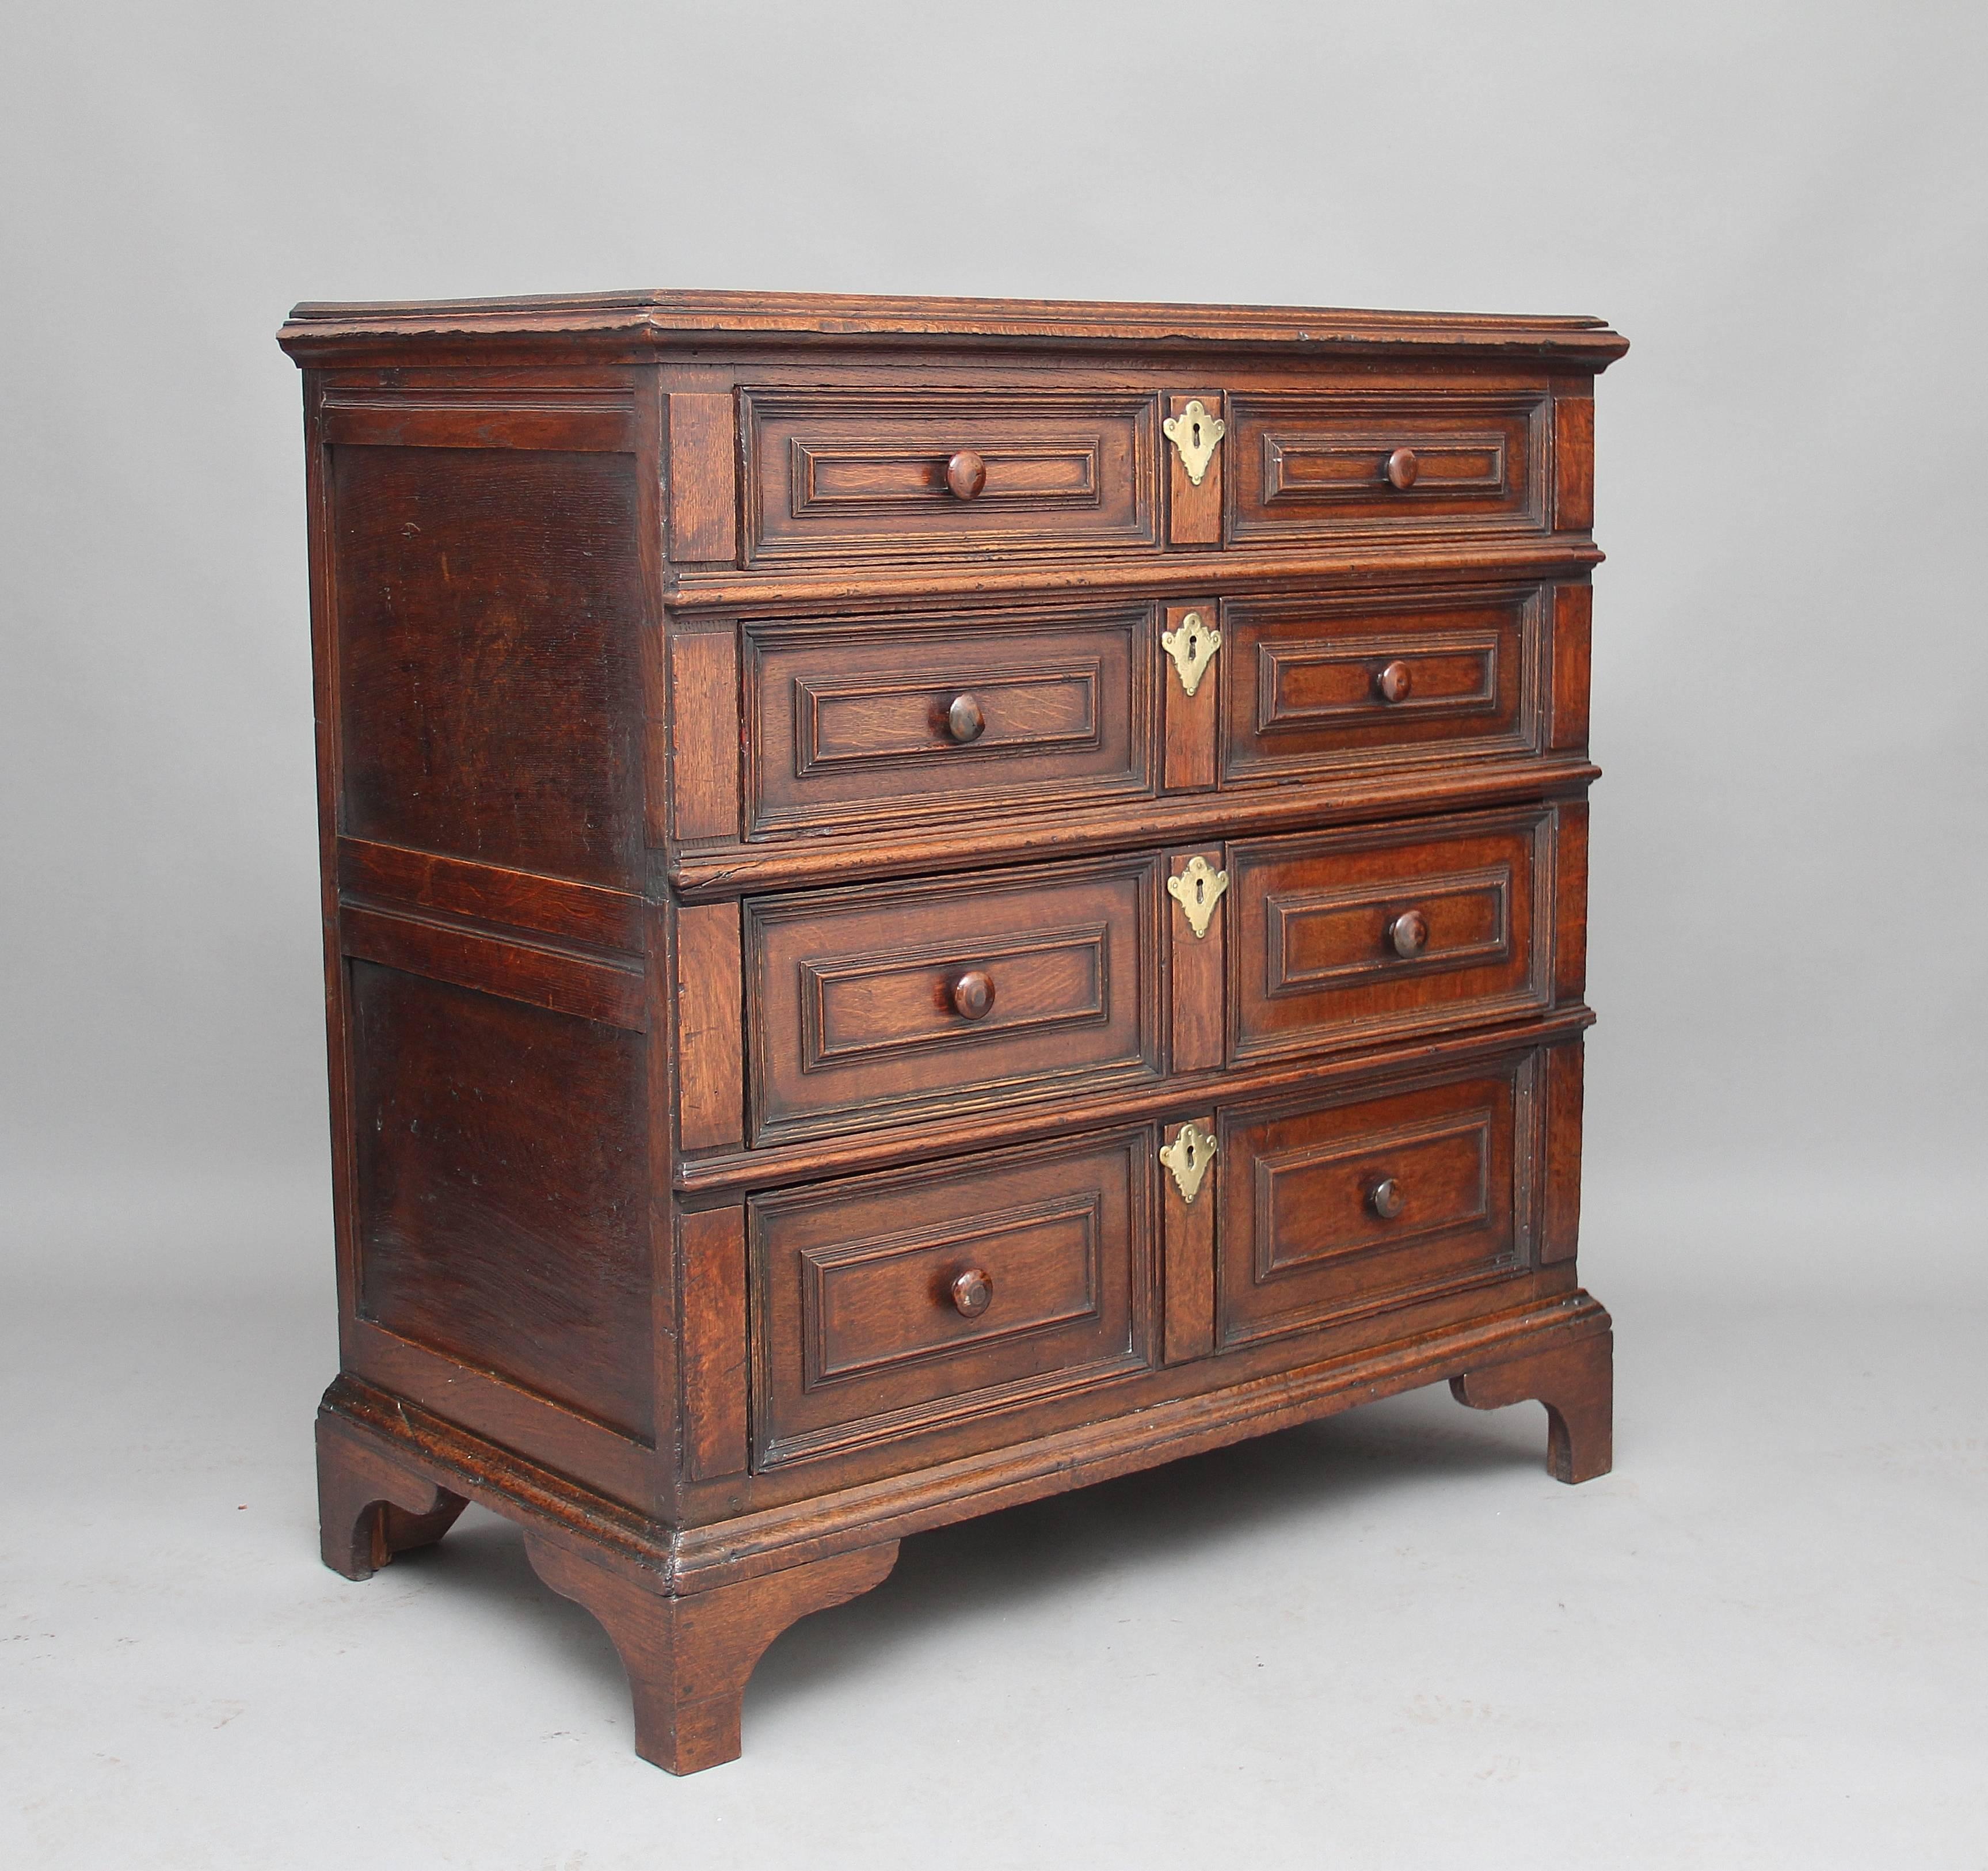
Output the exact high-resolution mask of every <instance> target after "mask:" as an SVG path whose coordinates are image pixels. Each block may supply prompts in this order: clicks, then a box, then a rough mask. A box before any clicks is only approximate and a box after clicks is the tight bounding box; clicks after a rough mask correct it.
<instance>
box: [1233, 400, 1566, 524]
mask: <svg viewBox="0 0 1988 1871" xmlns="http://www.w3.org/2000/svg"><path fill="white" fill-rule="evenodd" d="M1229 411H1230V417H1229V438H1228V440H1227V441H1226V442H1225V443H1224V446H1225V447H1229V446H1233V448H1234V450H1235V452H1234V454H1233V455H1232V457H1231V458H1230V467H1229V472H1230V474H1231V475H1232V477H1233V479H1232V482H1231V486H1232V489H1233V492H1232V496H1231V498H1232V502H1233V505H1232V513H1231V516H1230V523H1229V537H1230V540H1231V541H1232V543H1236V544H1259V545H1266V546H1267V545H1273V544H1276V543H1284V542H1290V541H1297V540H1307V539H1317V538H1324V537H1330V536H1336V535H1338V534H1341V533H1364V532H1371V531H1373V530H1374V529H1390V528H1395V527H1398V526H1411V527H1415V526H1433V527H1440V528H1444V529H1472V528H1476V527H1480V526H1493V527H1499V528H1511V527H1518V528H1521V529H1533V528H1543V526H1545V525H1546V523H1547V519H1546V516H1547V485H1548V482H1547V472H1548V468H1549V457H1550V452H1551V442H1550V428H1551V415H1550V411H1551V404H1550V401H1549V400H1548V398H1547V396H1546V394H1544V392H1543V391H1539V390H1532V389H1514V390H1512V391H1486V390H1481V389H1480V390H1477V391H1471V390H1469V389H1458V390H1454V391H1442V392H1430V391H1421V392H1377V393H1374V394H1360V393H1354V392H1350V391H1349V392H1340V393H1336V394H1304V393H1295V394H1282V393H1272V394H1261V395H1253V394H1242V395H1232V396H1231V397H1230V398H1229ZM1402 451H1405V452H1406V455H1407V456H1408V457H1412V463H1411V462H1409V461H1408V460H1407V459H1406V458H1404V457H1403V455H1402V454H1401V452H1402ZM1391 463H1394V464H1395V476H1394V478H1392V479H1391V478H1390V474H1389V467H1390V464H1391Z"/></svg>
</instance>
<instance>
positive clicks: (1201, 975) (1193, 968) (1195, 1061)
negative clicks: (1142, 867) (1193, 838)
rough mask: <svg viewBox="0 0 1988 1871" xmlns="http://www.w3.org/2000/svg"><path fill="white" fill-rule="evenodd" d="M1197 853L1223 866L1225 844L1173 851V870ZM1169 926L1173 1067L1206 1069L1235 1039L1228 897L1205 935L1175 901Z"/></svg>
mask: <svg viewBox="0 0 1988 1871" xmlns="http://www.w3.org/2000/svg"><path fill="white" fill-rule="evenodd" d="M1195 858H1200V860H1201V861H1202V863H1204V864H1206V865H1207V866H1208V867H1209V869H1210V870H1212V871H1220V870H1221V869H1222V849H1221V848H1220V847H1219V845H1217V846H1214V847H1211V848H1205V849H1203V850H1200V851H1174V852H1171V853H1170V854H1168V858H1167V875H1168V876H1169V877H1178V876H1179V875H1182V872H1183V871H1185V870H1186V869H1187V868H1188V864H1190V863H1192V861H1194V859H1195ZM1167 927H1168V929H1169V931H1170V932H1171V935H1172V943H1171V948H1172V962H1173V996H1172V998H1173V1059H1172V1065H1173V1069H1174V1071H1175V1072H1200V1071H1208V1070H1209V1069H1210V1068H1211V1067H1215V1066H1219V1065H1220V1064H1221V1063H1222V1056H1223V1054H1224V1053H1225V1052H1226V1050H1227V1047H1228V1043H1229V1027H1228V1022H1227V1020H1226V1017H1225V1010H1226V1004H1227V994H1228V970H1227V968H1226V965H1225V963H1226V957H1227V955H1228V952H1229V951H1228V942H1227V940H1226V937H1227V933H1228V929H1229V910H1228V905H1227V899H1226V898H1224V899H1222V901H1221V902H1218V903H1217V904H1216V905H1215V914H1214V915H1212V917H1211V918H1209V924H1208V932H1207V933H1206V934H1205V935H1195V932H1194V927H1193V925H1192V924H1191V923H1190V922H1188V919H1187V912H1185V910H1184V909H1182V908H1181V907H1180V906H1179V905H1178V904H1176V903H1174V902H1171V901H1169V902H1168V905H1167Z"/></svg>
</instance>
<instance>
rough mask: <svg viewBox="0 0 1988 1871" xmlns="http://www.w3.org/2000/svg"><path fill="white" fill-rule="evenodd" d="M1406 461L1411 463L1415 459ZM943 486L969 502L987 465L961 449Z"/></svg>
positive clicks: (982, 484)
mask: <svg viewBox="0 0 1988 1871" xmlns="http://www.w3.org/2000/svg"><path fill="white" fill-rule="evenodd" d="M1408 459H1409V460H1410V461H1411V462H1413V461H1414V459H1415V457H1414V456H1413V455H1410V456H1409V457H1408ZM1410 478H1411V479H1412V478H1413V475H1411V476H1410ZM945 484H946V486H948V487H949V488H951V489H952V491H953V492H955V494H957V495H958V496H959V498H960V499H962V500H971V499H972V498H973V496H975V494H977V493H979V491H980V490H981V489H982V488H983V487H985V486H986V485H987V464H986V462H983V461H982V459H981V458H980V457H979V455H976V454H975V453H974V452H973V451H972V449H971V448H962V449H961V450H960V452H958V454H957V455H955V456H954V457H953V458H952V460H951V461H949V462H947V463H946V465H945Z"/></svg>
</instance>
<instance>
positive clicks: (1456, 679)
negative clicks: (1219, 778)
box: [1222, 586, 1545, 785]
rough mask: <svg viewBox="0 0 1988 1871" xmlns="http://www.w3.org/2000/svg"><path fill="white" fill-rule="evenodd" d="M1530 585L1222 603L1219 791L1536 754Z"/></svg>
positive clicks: (1536, 641) (1539, 641) (1537, 622)
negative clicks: (1225, 675)
mask: <svg viewBox="0 0 1988 1871" xmlns="http://www.w3.org/2000/svg"><path fill="white" fill-rule="evenodd" d="M1544 614H1545V612H1544V597H1543V593H1542V591H1541V590H1540V587H1537V586H1526V587H1509V588H1505V589H1501V590H1496V591H1486V592H1464V593H1457V592H1450V593H1446V594H1427V593H1422V594H1407V595H1404V596H1401V597H1394V598H1386V599H1374V598H1371V597H1366V598H1344V597H1320V598H1307V599H1303V600H1289V599H1280V600H1276V601H1267V600H1266V601H1242V600H1232V601H1230V602H1229V604H1226V605H1225V606H1224V607H1222V633H1223V635H1224V636H1225V638H1226V639H1227V642H1226V648H1225V650H1224V654H1225V655H1226V656H1227V657H1228V658H1229V685H1228V689H1227V692H1226V706H1227V721H1226V732H1225V734H1224V736H1223V746H1222V771H1223V777H1224V780H1225V782H1226V783H1228V784H1229V785H1247V784H1249V783H1252V782H1263V783H1267V782H1270V781H1273V780H1281V779H1286V778H1293V777H1297V776H1303V775H1307V774H1313V773H1318V774H1324V773H1340V772H1344V771H1346V770H1348V769H1351V768H1358V769H1360V770H1362V771H1371V770H1373V769H1374V767H1375V766H1380V765H1383V764H1390V765H1391V764H1407V763H1416V762H1423V761H1429V760H1445V761H1447V760H1483V759H1486V758H1489V757H1492V756H1496V755H1499V754H1523V753H1533V752H1535V751H1537V747H1538V743H1539V726H1538V724H1539V718H1540V691H1541V680H1540V657H1541V653H1542V645H1543V628H1542V624H1543V617H1544Z"/></svg>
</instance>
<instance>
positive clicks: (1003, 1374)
mask: <svg viewBox="0 0 1988 1871" xmlns="http://www.w3.org/2000/svg"><path fill="white" fill-rule="evenodd" d="M1152 1148H1153V1140H1152V1137H1151V1133H1150V1132H1148V1131H1146V1130H1144V1129H1143V1128H1142V1129H1139V1130H1135V1131H1130V1132H1120V1133H1117V1134H1115V1135H1107V1136H1104V1137H1091V1138H1087V1139H1081V1140H1080V1141H1078V1142H1072V1143H1059V1144H1054V1145H1041V1146H1037V1147H1035V1148H1033V1149H1015V1150H1011V1151H1006V1152H1002V1153H1000V1154H999V1155H989V1156H980V1157H972V1158H968V1159H964V1160H962V1161H961V1162H956V1163H952V1164H948V1165H945V1166H941V1167H939V1168H937V1169H918V1170H911V1171H901V1172H896V1173H894V1174H890V1175H884V1176H864V1177H860V1178H856V1179H850V1180H849V1181H847V1182H830V1183H827V1184H824V1185H817V1186H814V1187H812V1188H807V1189H797V1190H793V1191H790V1192H787V1193H782V1194H778V1195H772V1196H759V1197H756V1198H755V1199H753V1201H752V1204H751V1207H750V1228H751V1239H752V1255H753V1274H752V1291H753V1293H754V1295H755V1330H754V1365H755V1369H754V1390H755V1396H756V1405H755V1408H754V1411H753V1416H754V1422H755V1424H756V1460H757V1464H758V1466H759V1467H772V1466H775V1465H777V1464H778V1463H782V1462H786V1461H794V1460H801V1459H803V1458H804V1457H809V1456H814V1455H822V1454H827V1453H833V1452H836V1451H837V1450H843V1449H847V1448H850V1447H852V1446H857V1445H860V1444H862V1443H871V1442H875V1441H877V1440H883V1439H885V1438H887V1437H891V1436H901V1435H905V1434H908V1433H913V1432H915V1431H917V1430H919V1429H931V1428H935V1427H938V1426H943V1425H945V1424H948V1423H956V1422H959V1421H962V1420H964V1419H968V1418H971V1417H975V1416H983V1415H985V1414H986V1413H989V1412H990V1411H992V1410H997V1409H1010V1408H1013V1407H1015V1406H1018V1405H1023V1404H1026V1403H1029V1402H1035V1401H1039V1400H1040V1399H1043V1398H1046V1397H1050V1396H1056V1395H1057V1394H1059V1393H1060V1392H1064V1391H1067V1390H1070V1389H1074V1388H1077V1387H1078V1386H1080V1385H1086V1384H1091V1383H1096V1382H1099V1381H1100V1380H1102V1379H1107V1378H1110V1377H1114V1376H1116V1375H1120V1374H1121V1373H1124V1372H1130V1371H1135V1370H1138V1369H1142V1368H1144V1365H1145V1364H1146V1362H1147V1354H1146V1347H1147V1345H1148V1342H1149V1330H1148V1326H1149V1320H1150V1314H1151V1303H1152V1302H1151V1294H1152V1286H1153V1276H1152V1272H1151V1258H1150V1248H1149V1246H1148V1240H1149V1236H1150V1233H1151V1229H1150V1224H1149V1220H1148V1216H1149V1211H1150V1208H1151V1173H1152V1172H1151V1163H1152V1160H1153V1158H1152Z"/></svg>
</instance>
